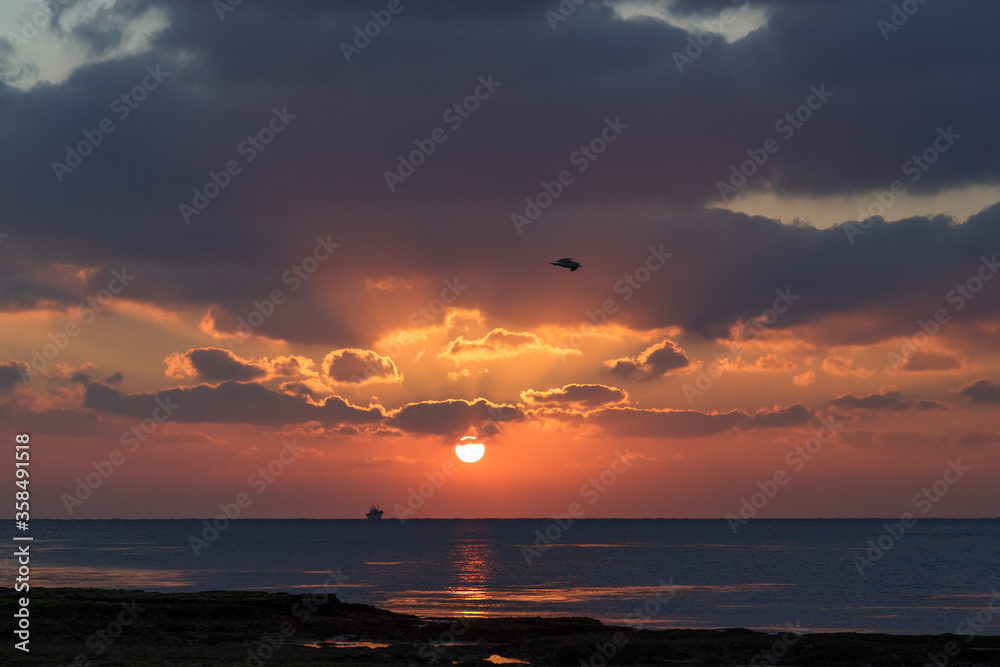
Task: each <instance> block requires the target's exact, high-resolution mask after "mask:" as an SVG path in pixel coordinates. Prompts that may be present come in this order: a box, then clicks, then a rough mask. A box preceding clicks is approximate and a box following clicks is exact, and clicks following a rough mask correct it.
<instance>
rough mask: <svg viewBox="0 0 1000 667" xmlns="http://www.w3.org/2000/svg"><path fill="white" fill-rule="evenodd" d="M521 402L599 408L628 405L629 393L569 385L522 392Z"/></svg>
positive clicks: (597, 386)
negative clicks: (617, 404) (620, 404)
mask: <svg viewBox="0 0 1000 667" xmlns="http://www.w3.org/2000/svg"><path fill="white" fill-rule="evenodd" d="M521 400H522V401H524V402H525V403H531V404H533V405H538V406H556V407H558V406H572V407H576V408H583V409H588V408H598V407H602V406H605V405H614V404H616V403H628V392H627V391H625V390H624V389H619V388H617V387H609V386H607V385H603V384H567V385H565V386H563V387H559V388H557V389H548V390H546V391H536V390H534V389H528V390H526V391H522V392H521Z"/></svg>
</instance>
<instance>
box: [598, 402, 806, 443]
mask: <svg viewBox="0 0 1000 667" xmlns="http://www.w3.org/2000/svg"><path fill="white" fill-rule="evenodd" d="M811 416H812V411H811V410H809V408H807V407H806V406H804V405H790V406H787V407H775V408H771V409H762V410H758V411H757V412H755V413H753V414H750V413H747V412H744V411H742V410H732V411H730V412H699V411H697V410H668V409H664V410H652V409H640V408H629V407H612V408H604V409H601V410H598V411H596V412H593V413H591V414H590V415H589V416H588V419H587V421H588V422H589V423H592V424H595V425H597V426H599V427H600V428H601V429H603V430H604V432H605V433H607V434H608V435H610V436H612V437H621V438H628V437H632V438H697V437H702V436H706V435H715V434H717V433H723V432H725V431H729V430H732V429H737V428H738V429H742V430H750V429H758V428H782V427H788V426H798V425H801V424H804V423H806V422H807V421H808V420H809V418H810V417H811Z"/></svg>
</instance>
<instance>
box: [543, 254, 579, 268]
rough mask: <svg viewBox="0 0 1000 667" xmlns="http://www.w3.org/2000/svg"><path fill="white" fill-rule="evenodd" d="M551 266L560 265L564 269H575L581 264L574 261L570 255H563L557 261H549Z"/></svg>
mask: <svg viewBox="0 0 1000 667" xmlns="http://www.w3.org/2000/svg"><path fill="white" fill-rule="evenodd" d="M549 264H551V265H552V266H561V267H563V268H564V269H569V270H570V271H576V270H577V269H579V268H580V267H581V266H583V265H582V264H580V262H574V261H573V258H572V257H563V258H562V259H560V260H559V261H557V262H549Z"/></svg>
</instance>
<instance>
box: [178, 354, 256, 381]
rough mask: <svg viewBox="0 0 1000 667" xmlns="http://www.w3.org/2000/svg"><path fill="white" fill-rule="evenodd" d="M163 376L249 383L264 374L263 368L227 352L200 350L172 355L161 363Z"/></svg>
mask: <svg viewBox="0 0 1000 667" xmlns="http://www.w3.org/2000/svg"><path fill="white" fill-rule="evenodd" d="M163 361H164V363H165V364H166V365H167V371H166V374H167V377H173V378H181V377H194V378H198V379H200V380H204V381H205V382H212V383H217V382H226V381H234V382H249V381H251V380H259V379H261V378H263V377H264V376H266V375H267V369H266V368H264V367H263V366H261V365H258V364H255V363H252V362H250V361H247V360H245V359H241V358H240V357H237V356H236V355H235V354H233V353H232V352H230V351H229V350H223V349H219V348H216V347H203V348H196V349H191V350H188V351H187V352H184V353H175V354H172V355H170V356H168V357H167V358H166V359H164V360H163Z"/></svg>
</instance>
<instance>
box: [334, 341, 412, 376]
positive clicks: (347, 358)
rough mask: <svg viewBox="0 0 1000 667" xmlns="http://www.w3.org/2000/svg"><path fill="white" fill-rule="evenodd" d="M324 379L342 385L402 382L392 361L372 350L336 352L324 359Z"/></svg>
mask: <svg viewBox="0 0 1000 667" xmlns="http://www.w3.org/2000/svg"><path fill="white" fill-rule="evenodd" d="M323 377H326V378H329V379H330V380H332V381H333V382H337V383H340V384H365V383H367V382H397V383H398V382H402V381H403V376H402V374H401V373H400V372H399V370H398V369H397V368H396V364H395V363H393V361H392V359H390V358H389V357H387V356H383V355H381V354H379V353H377V352H372V351H371V350H358V349H346V350H334V351H333V352H330V353H329V354H327V355H326V357H325V358H324V359H323Z"/></svg>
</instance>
